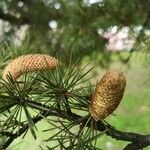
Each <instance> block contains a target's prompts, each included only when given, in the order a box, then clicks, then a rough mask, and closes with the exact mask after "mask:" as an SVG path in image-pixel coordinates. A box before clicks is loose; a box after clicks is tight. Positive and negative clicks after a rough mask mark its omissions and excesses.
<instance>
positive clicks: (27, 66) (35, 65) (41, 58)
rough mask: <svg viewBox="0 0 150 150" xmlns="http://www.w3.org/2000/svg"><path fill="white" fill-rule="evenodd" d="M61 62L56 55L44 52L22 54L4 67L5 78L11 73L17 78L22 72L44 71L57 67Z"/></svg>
mask: <svg viewBox="0 0 150 150" xmlns="http://www.w3.org/2000/svg"><path fill="white" fill-rule="evenodd" d="M58 64H59V62H58V60H57V59H55V58H54V57H51V56H49V55H44V54H29V55H22V56H20V57H17V58H15V59H14V60H12V61H11V62H10V63H9V64H8V65H7V66H6V68H5V69H4V72H3V79H6V75H8V74H9V73H10V74H11V76H12V77H13V79H14V80H17V79H18V78H19V77H20V76H21V75H22V74H24V73H27V72H34V71H44V70H48V69H55V68H56V67H57V66H58Z"/></svg>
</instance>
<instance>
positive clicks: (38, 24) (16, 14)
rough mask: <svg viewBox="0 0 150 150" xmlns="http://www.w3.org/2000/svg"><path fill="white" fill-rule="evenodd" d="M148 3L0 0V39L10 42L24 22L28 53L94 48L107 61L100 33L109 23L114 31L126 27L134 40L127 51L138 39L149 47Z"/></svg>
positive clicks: (76, 51)
mask: <svg viewBox="0 0 150 150" xmlns="http://www.w3.org/2000/svg"><path fill="white" fill-rule="evenodd" d="M149 5H150V1H147V0H145V1H143V0H134V1H130V0H127V1H126V2H124V1H123V0H115V1H111V0H100V1H99V0H97V1H90V0H76V1H74V0H69V1H68V0H22V1H20V0H1V2H0V18H1V19H2V20H3V23H4V26H3V28H2V35H3V36H2V37H1V41H13V40H14V36H15V33H16V31H17V30H18V29H20V28H21V27H22V26H24V25H27V27H28V29H27V31H26V37H25V39H24V40H23V42H22V45H24V48H23V49H30V50H29V52H30V51H31V49H32V51H33V49H34V51H36V52H43V51H45V53H53V54H56V53H57V52H59V53H61V54H62V56H64V57H66V56H68V52H70V51H73V52H74V54H75V55H74V56H76V57H78V56H80V57H82V56H85V55H88V54H92V53H93V52H95V51H96V52H97V53H98V54H99V55H103V57H104V59H105V58H106V59H107V61H105V63H108V62H109V60H110V59H111V55H109V54H106V51H105V44H106V42H107V40H106V39H105V38H104V37H103V33H105V32H107V31H108V30H110V28H112V27H113V26H117V27H118V31H119V30H120V29H122V28H123V27H129V31H130V34H129V35H130V37H131V38H133V39H134V40H135V41H137V43H138V46H137V47H136V44H135V45H134V47H133V49H132V50H131V51H133V50H135V49H138V47H139V44H140V42H141V41H143V42H145V43H146V44H145V47H146V48H145V49H147V50H148V49H149V44H148V43H149V40H148V39H149V38H148V37H147V36H148V34H147V33H148V30H149V27H150V19H149V18H150V11H149ZM137 27H140V30H139V31H136V28H137ZM109 53H110V52H109ZM104 59H103V60H104ZM120 59H121V60H124V59H125V62H126V60H128V58H124V59H123V58H121V57H120ZM101 61H102V60H101ZM101 64H103V65H104V63H101Z"/></svg>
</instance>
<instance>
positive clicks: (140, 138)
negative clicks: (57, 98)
mask: <svg viewBox="0 0 150 150" xmlns="http://www.w3.org/2000/svg"><path fill="white" fill-rule="evenodd" d="M34 103H36V105H39V106H43V107H44V108H46V109H49V110H41V111H42V113H41V115H37V116H36V117H35V118H33V122H34V123H37V122H39V121H40V120H42V119H43V118H44V117H48V116H57V117H60V118H63V119H67V120H69V121H76V120H81V122H82V123H83V122H87V120H88V118H89V116H87V117H86V118H83V117H82V116H79V115H77V114H75V113H72V114H71V116H70V115H68V113H67V112H65V111H61V112H60V110H57V109H52V108H50V107H48V106H47V105H44V104H41V103H38V102H34ZM32 108H34V107H32ZM36 109H37V107H36ZM39 110H40V108H39ZM81 122H79V124H80V123H81ZM95 123H96V127H97V128H95V129H96V130H98V131H101V132H103V131H106V132H105V133H106V135H108V136H111V137H112V138H114V139H116V140H122V141H128V142H131V143H129V144H128V145H127V146H126V147H125V148H124V150H133V149H134V150H139V149H142V148H144V147H147V146H149V145H150V135H142V134H137V133H132V132H123V131H119V130H117V129H115V128H114V127H113V126H111V125H109V124H104V122H102V121H98V122H95ZM87 126H88V127H91V125H90V123H89V124H87ZM28 129H29V125H28V124H27V123H26V124H24V125H23V126H22V128H20V129H19V131H17V132H16V133H14V134H13V135H11V136H10V137H9V138H8V139H7V141H6V142H5V143H4V144H3V145H2V147H1V148H2V149H6V148H7V147H8V146H9V145H10V144H11V143H12V142H13V141H14V140H15V139H16V138H18V137H19V136H21V135H22V134H23V133H25V132H26V131H28Z"/></svg>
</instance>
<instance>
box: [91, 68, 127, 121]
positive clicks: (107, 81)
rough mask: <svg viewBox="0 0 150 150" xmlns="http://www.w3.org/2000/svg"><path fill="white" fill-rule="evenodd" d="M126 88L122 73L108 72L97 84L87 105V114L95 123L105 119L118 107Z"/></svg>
mask: <svg viewBox="0 0 150 150" xmlns="http://www.w3.org/2000/svg"><path fill="white" fill-rule="evenodd" d="M125 86H126V78H125V76H124V75H123V73H122V72H120V71H117V70H109V71H107V72H106V74H105V75H104V76H103V77H102V79H101V80H100V81H99V82H98V83H97V85H96V88H95V91H94V93H93V95H92V99H91V102H90V105H89V112H90V114H91V116H92V117H93V119H94V120H95V121H98V120H100V119H104V118H106V117H107V116H108V115H110V114H111V113H112V112H113V111H114V110H115V109H116V108H117V106H118V105H119V103H120V101H121V99H122V97H123V94H124V90H125Z"/></svg>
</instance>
